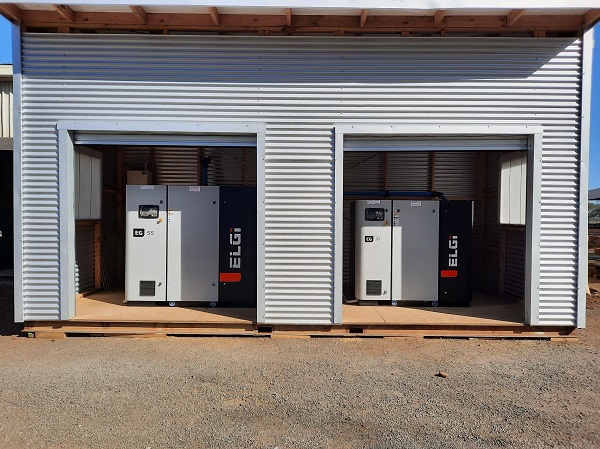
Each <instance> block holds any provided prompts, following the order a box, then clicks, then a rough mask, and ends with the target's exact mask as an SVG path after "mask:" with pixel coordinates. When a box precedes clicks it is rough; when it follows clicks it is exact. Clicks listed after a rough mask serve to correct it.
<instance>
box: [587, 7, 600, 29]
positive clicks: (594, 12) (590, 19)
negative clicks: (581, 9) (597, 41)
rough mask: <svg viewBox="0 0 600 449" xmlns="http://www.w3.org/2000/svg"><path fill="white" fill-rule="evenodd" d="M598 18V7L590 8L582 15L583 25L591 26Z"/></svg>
mask: <svg viewBox="0 0 600 449" xmlns="http://www.w3.org/2000/svg"><path fill="white" fill-rule="evenodd" d="M598 19H600V9H590V10H589V11H588V12H586V13H585V15H584V16H583V26H585V27H589V26H592V25H594V23H595V22H596V21H597V20H598Z"/></svg>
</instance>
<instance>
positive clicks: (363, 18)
mask: <svg viewBox="0 0 600 449" xmlns="http://www.w3.org/2000/svg"><path fill="white" fill-rule="evenodd" d="M368 15H369V10H368V9H363V10H362V11H361V12H360V27H361V28H364V26H365V23H367V17H368Z"/></svg>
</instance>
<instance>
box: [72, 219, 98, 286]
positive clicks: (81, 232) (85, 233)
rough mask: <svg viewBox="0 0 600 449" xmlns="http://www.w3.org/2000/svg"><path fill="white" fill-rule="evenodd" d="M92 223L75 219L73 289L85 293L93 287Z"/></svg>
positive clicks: (94, 274)
mask: <svg viewBox="0 0 600 449" xmlns="http://www.w3.org/2000/svg"><path fill="white" fill-rule="evenodd" d="M94 232H95V231H94V223H90V222H85V221H84V222H81V221H77V222H76V226H75V291H76V292H77V293H85V292H89V291H91V290H93V289H94V285H95V279H96V277H95V276H96V271H95V265H94V263H95V262H94V260H95V255H96V250H95V248H96V247H95V242H94Z"/></svg>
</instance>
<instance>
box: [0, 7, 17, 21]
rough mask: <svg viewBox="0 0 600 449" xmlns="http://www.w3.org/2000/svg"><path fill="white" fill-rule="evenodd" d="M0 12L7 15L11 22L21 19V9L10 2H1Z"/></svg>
mask: <svg viewBox="0 0 600 449" xmlns="http://www.w3.org/2000/svg"><path fill="white" fill-rule="evenodd" d="M0 14H2V15H3V16H4V17H6V18H7V19H8V20H10V21H11V22H20V21H21V9H19V7H18V6H17V5H13V4H10V3H3V4H2V3H0Z"/></svg>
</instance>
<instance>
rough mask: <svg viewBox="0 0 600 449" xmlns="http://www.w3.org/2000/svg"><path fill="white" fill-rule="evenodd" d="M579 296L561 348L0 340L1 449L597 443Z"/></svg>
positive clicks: (595, 321) (591, 353) (591, 355)
mask: <svg viewBox="0 0 600 449" xmlns="http://www.w3.org/2000/svg"><path fill="white" fill-rule="evenodd" d="M589 305H590V309H589V310H588V320H589V322H588V328H587V329H585V330H583V331H581V332H580V334H579V335H580V338H579V341H578V342H575V343H573V342H568V343H557V342H545V341H493V340H442V339H436V340H421V339H409V340H391V339H367V338H357V339H310V340H280V339H267V338H175V337H171V338H163V339H126V338H69V339H66V340H56V341H51V340H39V339H27V338H18V337H15V336H4V337H0V361H1V362H0V405H1V407H0V448H9V449H10V448H19V449H21V448H36V449H37V448H52V449H55V448H63V447H64V448H103V449H110V448H141V449H146V448H152V449H158V448H201V447H211V448H227V449H231V448H271V449H273V448H276V447H277V448H280V449H284V448H311V449H312V448H321V447H322V448H371V447H372V448H384V447H399V448H496V447H504V448H505V447H510V448H546V447H565V448H568V447H577V448H593V447H600V426H599V425H598V423H599V422H600V408H599V404H600V390H598V388H597V387H596V386H595V379H596V376H597V374H598V373H599V372H600V356H599V353H600V338H599V334H600V333H599V331H600V301H599V300H598V298H596V297H594V298H591V299H590V301H589ZM439 371H444V372H447V373H448V375H449V376H448V378H441V377H436V376H435V374H436V373H437V372H439Z"/></svg>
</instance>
